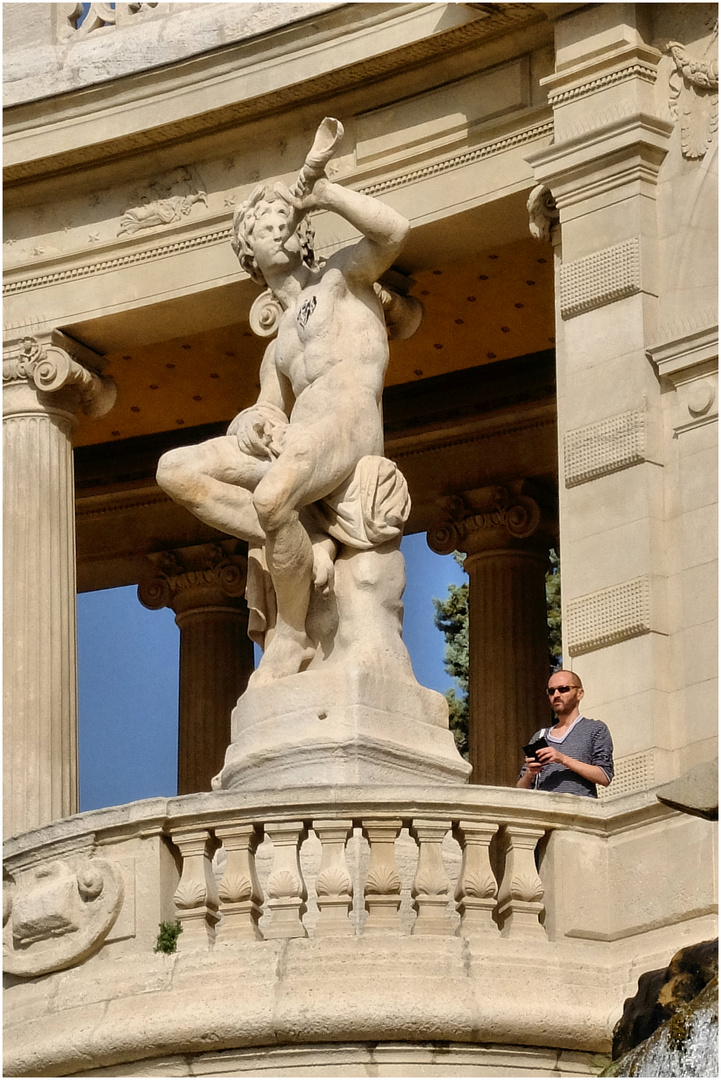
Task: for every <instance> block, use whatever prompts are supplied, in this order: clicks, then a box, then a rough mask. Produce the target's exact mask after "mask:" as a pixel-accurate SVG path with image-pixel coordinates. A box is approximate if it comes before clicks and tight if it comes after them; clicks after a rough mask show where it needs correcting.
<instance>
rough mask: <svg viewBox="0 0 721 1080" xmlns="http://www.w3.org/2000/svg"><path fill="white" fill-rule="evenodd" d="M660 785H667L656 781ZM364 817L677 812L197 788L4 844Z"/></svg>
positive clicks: (592, 827)
mask: <svg viewBox="0 0 721 1080" xmlns="http://www.w3.org/2000/svg"><path fill="white" fill-rule="evenodd" d="M657 786H658V787H662V786H663V785H662V784H659V785H657ZM329 812H330V813H331V814H333V815H337V816H339V817H348V816H351V817H354V818H360V817H362V816H363V815H368V814H378V813H381V814H384V815H387V816H389V817H392V816H398V815H399V814H400V816H401V817H402V818H403V820H404V821H407V820H409V819H411V818H413V817H416V816H421V817H423V816H428V815H429V814H434V813H437V814H441V815H443V816H444V817H448V816H449V815H450V817H451V819H452V820H456V821H457V820H460V818H467V817H468V816H469V815H473V816H476V815H478V816H480V817H482V818H483V819H487V818H489V817H490V818H491V819H502V820H504V821H513V822H518V823H520V822H525V823H527V824H533V825H538V826H539V827H542V828H544V829H558V828H566V829H569V828H570V829H573V830H575V831H579V832H592V833H596V834H598V835H610V834H612V833H613V832H616V831H618V830H623V829H626V828H628V827H629V825H630V824H631V823H635V824H641V823H644V824H645V823H647V822H650V821H653V820H662V819H664V818H666V817H668V816H670V815H673V814H675V813H676V811H672V810H670V809H669V808H668V807H666V806H664V805H663V804H661V803H659V802H658V800H657V799H656V796H655V788H650V789H647V790H645V791H640V792H635V793H633V794H629V795H622V796H619V797H618V798H616V799H614V798H607V799H604V800H596V799H585V798H583V799H582V798H579V797H578V796H576V795H563V794H552V793H550V792H540V791H529V790H523V789H514V788H503V787H490V786H488V787H486V786H480V785H478V786H476V785H463V786H461V785H459V786H458V787H455V786H453V787H452V786H450V785H448V786H445V785H437V786H432V785H425V786H423V787H416V786H412V785H408V786H407V787H406V786H398V787H394V788H392V789H390V788H387V787H385V786H383V785H374V786H361V785H358V786H351V785H348V786H344V787H327V788H325V787H324V788H320V787H305V788H289V789H287V790H285V791H283V792H282V793H279V792H278V791H277V790H275V789H273V790H269V791H250V792H239V791H219V792H199V793H195V794H190V795H176V796H167V797H164V796H155V797H153V798H149V799H140V800H137V801H135V802H130V803H123V804H120V805H118V806H110V807H103V808H101V809H97V810H86V811H84V812H82V813H79V814H73V815H72V816H70V817H67V818H62V819H60V820H58V821H55V822H52V823H51V824H49V825H44V826H40V827H39V828H37V829H31V830H29V831H28V832H25V833H21V834H19V835H17V836H11V837H8V838H7V839H6V840H5V841H4V844H3V850H4V858H5V862H6V865H17V864H22V863H24V862H25V860H26V859H27V857H28V856H31V853H32V851H33V850H36V849H38V848H43V847H46V846H49V847H52V848H54V849H56V850H57V851H61V850H62V849H63V848H64V847H67V846H68V845H71V846H72V845H73V844H74V842H78V841H81V840H83V838H84V839H85V842H87V838H88V835H89V834H91V833H92V834H94V836H95V841H96V842H107V841H108V840H110V839H112V838H113V837H114V836H116V835H118V834H133V833H137V834H145V835H148V834H149V833H152V832H157V833H161V834H167V835H169V834H170V831H171V830H172V829H175V828H178V827H182V824H183V822H185V821H187V820H192V821H194V822H196V823H201V822H202V823H204V824H206V825H207V826H208V827H214V826H215V825H222V824H223V823H225V822H226V821H228V820H238V818H239V816H242V817H243V818H244V819H246V820H248V821H250V820H251V819H255V820H258V819H259V818H261V817H262V818H264V819H265V820H266V821H274V820H284V819H287V818H288V817H289V816H293V817H300V818H302V819H304V820H309V819H311V818H313V817H317V816H319V815H320V814H322V815H324V816H327V814H328V813H329Z"/></svg>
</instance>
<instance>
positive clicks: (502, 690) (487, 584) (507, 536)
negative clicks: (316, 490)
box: [428, 481, 554, 786]
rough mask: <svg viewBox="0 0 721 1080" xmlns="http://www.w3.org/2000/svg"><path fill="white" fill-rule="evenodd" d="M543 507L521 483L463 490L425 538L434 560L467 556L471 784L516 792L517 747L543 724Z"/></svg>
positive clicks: (548, 527) (540, 493)
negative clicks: (451, 555) (454, 554)
mask: <svg viewBox="0 0 721 1080" xmlns="http://www.w3.org/2000/svg"><path fill="white" fill-rule="evenodd" d="M529 490H533V491H534V495H535V498H533V497H531V496H530V495H529V494H528V491H529ZM550 502H551V498H550V496H549V493H548V492H547V491H545V490H543V489H539V488H537V487H533V488H531V486H530V485H529V484H527V483H524V482H523V481H515V482H513V483H512V484H509V485H508V486H506V487H489V488H482V489H479V490H477V491H473V492H466V493H465V495H464V496H462V497H460V496H457V497H454V498H453V499H452V500H451V501H450V503H449V506H448V508H447V513H446V515H445V516H444V517H443V518H442V519H441V520H440V521H438V522H437V524H436V526H435V527H434V528H433V529H432V530H431V532H430V533H429V535H428V543H429V544H430V546H431V548H432V549H433V550H434V551H437V552H438V553H439V554H446V553H449V552H451V551H454V550H457V551H464V552H465V553H466V560H465V563H464V566H465V569H466V571H467V573H468V579H469V582H468V645H469V648H468V652H469V670H468V705H469V731H468V743H469V759H470V763H471V765H472V766H473V772H472V773H471V778H470V779H471V783H473V784H493V785H502V786H510V785H512V784H515V782H516V779H517V776H518V770H519V767H520V764H521V762H522V760H523V751H522V747H523V744H524V743H525V742H527V741H528V739H529V737H530V735H531V734H532V733H533V731H534V730H535V729H536V728H539V727H542V726H544V725H545V724H547V723H548V717H549V710H548V706H547V703H546V699H545V696H544V690H545V687H546V683H547V681H548V674H549V653H548V626H547V615H546V588H545V586H546V582H545V575H546V571H547V569H548V549H549V546H550V543H551V534H552V531H553V518H554V515H553V512H552V507H550V505H549V504H550Z"/></svg>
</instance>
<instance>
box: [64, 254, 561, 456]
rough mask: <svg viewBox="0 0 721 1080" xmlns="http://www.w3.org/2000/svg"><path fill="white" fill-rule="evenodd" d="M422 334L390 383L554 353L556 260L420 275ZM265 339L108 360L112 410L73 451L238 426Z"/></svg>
mask: <svg viewBox="0 0 721 1080" xmlns="http://www.w3.org/2000/svg"><path fill="white" fill-rule="evenodd" d="M413 281H414V285H413V287H412V290H411V292H412V295H414V296H416V297H418V299H419V300H421V302H422V303H423V306H424V318H423V322H422V323H421V326H420V329H419V330H418V331H417V332H416V334H415V335H414V336H413V337H412V338H410V339H409V340H408V341H397V342H393V343H392V344H391V360H390V366H389V369H388V375H387V378H386V385H388V386H397V385H399V384H402V383H410V382H417V381H419V380H422V379H427V378H432V377H434V376H437V375H443V374H447V373H449V372H451V371H458V370H462V369H465V368H471V367H478V366H479V365H483V364H492V363H494V362H495V361H497V360H506V359H509V358H510V357H514V356H523V355H528V354H530V353H536V352H541V351H543V350H547V349H549V348H551V347H552V346H553V343H554V336H553V335H554V316H553V253H552V249H551V247H550V245H545V244H539V243H538V242H537V241H534V240H532V239H530V238H529V239H523V240H517V241H515V242H513V243H511V244H507V245H505V246H496V247H493V248H492V249H490V250H484V251H482V252H479V253H478V254H474V255H472V256H465V257H464V258H463V259H462V260H460V261H456V262H440V261H439V264H438V265H431V266H429V267H427V268H424V269H422V270H420V271H418V272H417V273H414V274H413ZM264 348H265V341H264V340H263V339H261V338H258V337H256V336H255V335H254V334H253V333H252V331H251V330H250V327H249V325H248V322H247V320H244V321H240V322H237V323H234V324H232V325H226V326H221V327H214V328H212V329H208V330H205V331H203V332H199V333H196V334H187V333H184V334H182V335H181V336H178V337H172V336H171V337H169V338H167V339H166V340H164V341H160V342H154V343H152V344H142V345H138V346H136V347H131V348H128V349H125V350H118V351H115V352H112V353H110V354H108V356H107V360H108V366H107V369H106V370H107V373H108V374H110V375H112V377H113V378H114V380H115V382H116V384H117V386H118V399H117V403H116V405H115V407H114V408H113V410H112V411H111V412H110V413H109V414H108V415H107V416H106V417H104V418H103V419H101V420H89V419H87V418H83V420H82V421H81V424H80V427H79V429H78V432H77V434H76V438H75V445H77V446H90V445H93V444H97V443H105V442H120V441H122V440H125V439H128V438H133V437H136V436H141V435H150V434H153V433H156V432H161V431H164V432H170V431H173V430H177V429H181V428H192V427H196V426H199V425H203V424H209V423H216V422H219V421H225V420H228V421H229V420H230V419H232V417H233V416H234V415H235V413H236V412H238V411H239V410H240V409H242V408H245V407H246V406H248V405H250V404H252V402H253V401H254V400H255V398H256V395H257V392H258V387H259V384H258V369H259V366H260V361H261V358H262V355H263V350H264Z"/></svg>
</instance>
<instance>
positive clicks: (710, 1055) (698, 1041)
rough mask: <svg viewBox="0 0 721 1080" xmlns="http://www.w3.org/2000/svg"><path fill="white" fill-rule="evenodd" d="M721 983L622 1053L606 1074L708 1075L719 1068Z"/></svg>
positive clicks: (604, 1073) (710, 985)
mask: <svg viewBox="0 0 721 1080" xmlns="http://www.w3.org/2000/svg"><path fill="white" fill-rule="evenodd" d="M717 996H718V984H717V982H716V980H714V981H713V982H712V983H710V984H709V985H708V986H707V987H706V988H705V990H703V991H702V992H701V993H700V994H699V995H698V997H697V998H696V999H695V1000H694V1001H693V1002H691V1003H690V1004H689V1005H687V1006H685V1007H682V1008H681V1009H679V1010H678V1012H677V1013H676V1014H675V1015H674V1016H672V1017H671V1019H670V1020H668V1021H666V1023H665V1024H663V1025H662V1026H661V1027H660V1028H658V1029H657V1030H656V1031H655V1032H654V1033H653V1035H651V1036H649V1038H648V1039H646V1040H645V1041H644V1042H642V1043H640V1044H639V1045H638V1046H637V1047H635V1048H634V1049H633V1050H629V1051H628V1053H627V1054H624V1055H623V1057H620V1058H619V1059H618V1060H617V1061H614V1062H613V1064H612V1065H611V1066H610V1067H609V1068H608V1069H606V1070H605V1071H604V1072H603V1073H602V1075H603V1076H669V1077H682V1076H708V1077H717V1076H718V1075H719V1071H718V1000H717Z"/></svg>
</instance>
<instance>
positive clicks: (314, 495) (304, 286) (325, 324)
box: [158, 119, 409, 687]
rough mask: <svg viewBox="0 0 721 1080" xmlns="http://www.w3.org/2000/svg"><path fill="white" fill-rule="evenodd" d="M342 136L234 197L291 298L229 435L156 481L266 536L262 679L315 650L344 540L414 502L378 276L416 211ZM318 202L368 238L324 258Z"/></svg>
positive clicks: (184, 452)
mask: <svg viewBox="0 0 721 1080" xmlns="http://www.w3.org/2000/svg"><path fill="white" fill-rule="evenodd" d="M341 135H342V126H341V125H340V124H339V123H338V121H335V120H331V119H326V120H325V121H323V124H322V125H321V127H320V128H319V131H318V135H317V136H316V142H315V143H314V146H313V150H312V151H311V153H310V155H309V157H308V159H307V160H306V164H305V166H304V168H303V170H302V171H301V174H300V176H299V178H298V181H297V183H296V184H295V185H294V187H293V190H292V191H291V190H289V189H288V188H286V187H285V186H284V185H282V184H280V183H276V184H266V185H259V186H258V187H257V188H256V189H255V190H254V191H253V192H252V194H251V195H250V197H249V198H248V200H247V201H246V202H245V203H244V204H243V205H242V206H240V207H239V208H238V209H237V210H236V213H235V217H234V234H235V239H234V242H233V247H234V249H235V251H236V253H237V254H238V255H239V258H240V261H241V265H242V266H243V268H244V269H246V270H247V271H248V272H249V273H250V274H251V276H252V277H253V278H254V280H255V281H257V282H258V283H261V284H264V285H265V286H266V287H267V288H269V289H270V290H271V292H272V295H273V297H274V299H275V301H276V302H277V303H278V304H279V305H280V309H281V314H280V318H279V321H278V330H277V336H276V337H275V339H274V340H273V341H272V342H271V343H270V345H269V346H268V348H267V349H266V352H265V356H264V358H263V361H262V364H261V369H260V394H259V396H258V400H257V402H256V403H255V405H253V406H252V407H251V408H249V409H245V410H244V411H243V412H241V413H240V414H239V415H238V416H236V418H235V419H234V420H233V422H232V423H231V425H230V427H229V429H228V433H227V434H226V435H225V436H222V437H220V438H216V439H211V440H209V441H207V442H205V443H203V444H201V445H199V446H195V447H183V448H179V449H175V450H171V451H170V452H168V453H166V454H165V455H164V456H163V457H162V458H161V461H160V464H159V467H158V483H159V484H160V486H161V487H162V488H163V489H164V490H165V491H166V492H167V493H168V494H169V495H171V496H172V498H173V499H175V500H176V501H177V502H179V503H181V504H183V505H184V506H186V507H187V508H188V509H189V510H191V511H192V513H194V514H195V515H196V516H197V517H199V518H200V519H201V520H202V521H204V522H206V523H207V524H209V525H211V526H213V527H214V528H216V529H219V530H220V531H221V532H225V533H229V534H230V535H232V536H236V537H239V538H241V539H243V540H246V541H248V543H249V544H250V545H251V546H252V547H254V548H258V547H259V546H261V547H262V548H263V549H264V558H265V563H266V565H267V569H268V572H269V574H270V579H271V581H272V586H273V590H274V593H275V605H276V613H275V626H274V627H273V628H272V633H269V634H267V635H266V639H265V643H264V644H265V652H264V655H263V659H262V661H261V663H260V665H259V667H258V670H257V671H256V672H255V674H254V676H253V682H252V685H254V686H256V687H258V686H263V685H266V684H269V683H272V682H274V681H275V680H278V679H282V678H284V677H285V676H288V675H293V674H296V673H298V672H299V671H301V670H303V669H304V668H305V667H307V665H308V664H309V662H310V660H311V659H312V657H313V653H314V643H313V641H312V640H311V639H310V638H309V636H308V632H307V625H306V621H307V617H308V611H309V605H310V601H311V597H312V595H313V590H314V589H315V590H318V592H320V593H322V592H326V593H327V592H328V591H331V590H332V589H333V573H334V559H335V556H336V553H337V545H338V542H339V541H340V542H342V543H350V544H351V545H352V546H354V547H355V548H357V549H361V550H363V549H366V550H368V549H370V548H371V547H373V546H374V545H378V544H382V543H383V542H384V541H385V540H387V539H388V538H389V537H392V536H399V535H400V533H401V532H402V527H403V521H404V519H405V517H407V514H408V509H409V507H408V497H407V489H406V488H405V481H404V480H403V478H402V476H401V475H400V473H398V472H397V470H396V469H395V466H393V465H392V463H391V462H389V461H387V460H386V459H385V458H383V457H382V454H383V427H382V418H381V411H380V404H381V394H382V390H383V379H384V375H385V370H386V366H387V363H388V339H387V332H386V325H385V320H384V315H383V310H382V306H381V301H380V299H379V294H378V291H377V289H376V288H374V284H375V283H376V282H377V280H378V278H379V276H380V275H381V274H383V273H384V271H386V270H387V269H388V268H389V267H390V266H391V264H392V263H393V261H394V260H395V258H396V256H397V255H398V253H399V252H400V250H401V247H402V246H403V243H404V241H405V239H406V236H407V234H408V229H409V224H408V222H407V221H406V220H405V219H404V218H403V217H401V216H400V215H399V214H398V213H396V212H395V211H394V210H392V209H391V208H390V207H389V206H387V205H385V204H384V203H382V202H380V201H378V200H377V199H373V198H370V197H369V196H366V195H363V194H361V193H359V192H356V191H351V190H348V189H346V188H343V187H340V186H339V185H337V184H334V183H331V182H330V181H329V180H328V179H327V177H326V176H325V164H326V163H327V161H328V160H329V159H330V157H331V156H332V153H333V150H334V147H335V144H336V143H337V141H338V139H339V137H340V136H341ZM313 210H329V211H333V212H335V213H337V214H340V215H341V216H342V217H344V218H345V219H346V220H347V221H348V222H350V224H351V225H353V226H354V227H355V228H356V229H357V230H359V232H360V233H361V234H362V236H361V239H360V240H358V242H356V243H354V244H352V245H351V246H349V247H346V248H344V249H342V250H341V251H338V252H336V253H335V254H334V255H332V256H331V257H330V258H329V259H328V260H327V261H326V262H325V263H323V264H318V263H316V261H315V259H314V256H313V254H312V252H310V251H309V247H308V244H307V221H306V215H307V214H308V213H309V212H310V211H313ZM359 507H360V510H359V509H358V508H359Z"/></svg>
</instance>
